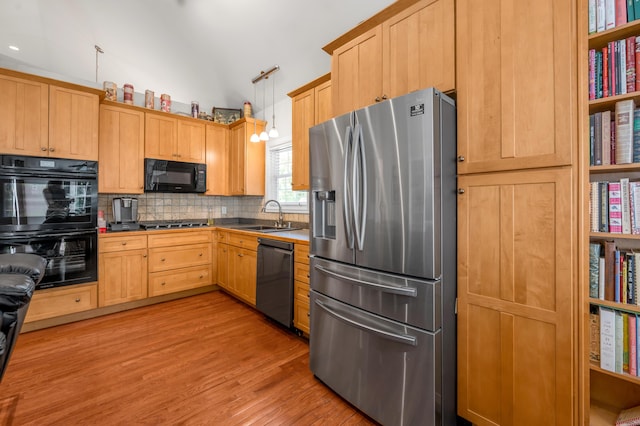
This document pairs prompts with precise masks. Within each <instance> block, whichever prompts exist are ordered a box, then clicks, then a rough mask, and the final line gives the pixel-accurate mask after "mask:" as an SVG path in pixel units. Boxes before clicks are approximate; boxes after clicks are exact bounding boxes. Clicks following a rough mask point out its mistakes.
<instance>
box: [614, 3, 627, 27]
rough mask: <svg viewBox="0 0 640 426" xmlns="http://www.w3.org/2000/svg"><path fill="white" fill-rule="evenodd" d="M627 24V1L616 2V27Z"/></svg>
mask: <svg viewBox="0 0 640 426" xmlns="http://www.w3.org/2000/svg"><path fill="white" fill-rule="evenodd" d="M626 23H627V0H616V27H617V26H619V25H622V24H626Z"/></svg>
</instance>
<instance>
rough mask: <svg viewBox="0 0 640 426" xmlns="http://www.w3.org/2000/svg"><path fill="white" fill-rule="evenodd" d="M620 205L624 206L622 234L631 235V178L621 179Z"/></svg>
mask: <svg viewBox="0 0 640 426" xmlns="http://www.w3.org/2000/svg"><path fill="white" fill-rule="evenodd" d="M620 204H621V206H622V210H621V212H622V233H623V234H631V197H630V196H629V178H628V177H624V178H621V179H620Z"/></svg>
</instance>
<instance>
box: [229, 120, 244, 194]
mask: <svg viewBox="0 0 640 426" xmlns="http://www.w3.org/2000/svg"><path fill="white" fill-rule="evenodd" d="M244 133H245V128H244V125H242V126H238V127H234V128H232V129H230V131H229V193H230V194H231V195H244V158H245V155H244V146H245V141H244Z"/></svg>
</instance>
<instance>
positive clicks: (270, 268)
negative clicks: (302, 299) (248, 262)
mask: <svg viewBox="0 0 640 426" xmlns="http://www.w3.org/2000/svg"><path fill="white" fill-rule="evenodd" d="M258 243H259V244H258V269H257V277H256V308H257V309H258V310H259V311H260V312H262V313H263V314H265V315H266V316H268V317H269V318H272V319H274V320H276V321H278V322H279V323H280V324H282V325H284V326H285V327H288V328H289V327H291V326H292V325H293V243H287V242H284V241H278V240H270V239H266V238H258Z"/></svg>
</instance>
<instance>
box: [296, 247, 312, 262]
mask: <svg viewBox="0 0 640 426" xmlns="http://www.w3.org/2000/svg"><path fill="white" fill-rule="evenodd" d="M293 261H294V262H299V263H306V264H307V265H308V264H309V246H308V245H307V244H296V245H295V249H294V251H293Z"/></svg>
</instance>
